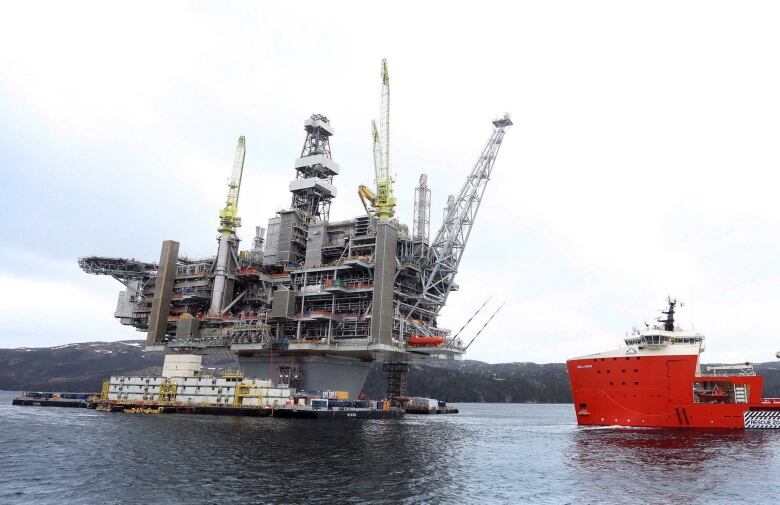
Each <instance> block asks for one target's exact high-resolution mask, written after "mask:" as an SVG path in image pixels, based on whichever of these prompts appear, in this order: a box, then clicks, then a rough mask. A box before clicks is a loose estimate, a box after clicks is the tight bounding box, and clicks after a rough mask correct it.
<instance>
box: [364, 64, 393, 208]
mask: <svg viewBox="0 0 780 505" xmlns="http://www.w3.org/2000/svg"><path fill="white" fill-rule="evenodd" d="M371 140H372V145H373V150H374V182H375V183H376V195H375V196H374V198H373V199H372V200H371V206H372V207H373V208H374V210H375V213H376V216H377V217H378V218H379V219H390V218H391V217H393V216H394V215H395V204H396V200H395V197H394V196H393V179H392V177H390V74H389V72H388V71H387V60H386V59H383V60H382V102H381V105H380V109H379V126H377V124H376V121H372V122H371ZM358 194H361V193H358ZM361 198H363V195H361ZM364 205H365V201H364Z"/></svg>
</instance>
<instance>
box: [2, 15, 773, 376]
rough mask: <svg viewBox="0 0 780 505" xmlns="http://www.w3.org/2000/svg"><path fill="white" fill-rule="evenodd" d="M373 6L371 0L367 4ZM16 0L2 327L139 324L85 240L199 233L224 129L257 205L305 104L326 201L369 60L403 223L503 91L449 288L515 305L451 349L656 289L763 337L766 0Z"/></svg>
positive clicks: (605, 328)
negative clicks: (383, 103)
mask: <svg viewBox="0 0 780 505" xmlns="http://www.w3.org/2000/svg"><path fill="white" fill-rule="evenodd" d="M377 5H378V4H377ZM383 6H384V7H383V11H381V12H380V11H379V10H377V7H375V6H373V5H371V4H369V3H366V2H344V3H342V2H339V3H335V2H334V3H330V4H327V5H323V4H322V3H306V2H291V3H289V6H281V4H280V3H278V2H277V3H268V4H263V5H262V6H257V5H255V4H254V3H237V2H231V3H230V4H227V5H221V6H212V5H210V4H205V3H204V4H194V3H181V4H177V3H168V2H166V3H164V4H163V3H148V4H144V3H134V4H133V5H132V9H131V8H129V7H121V6H118V5H107V4H106V3H103V2H97V3H91V4H90V3H80V4H73V3H68V4H63V3H57V2H54V3H50V4H40V3H35V4H25V3H21V2H17V3H15V4H10V3H6V4H3V6H2V7H0V192H1V194H2V198H0V224H1V225H2V230H3V233H2V235H0V287H2V289H0V343H2V345H3V346H11V347H13V346H40V345H56V344H59V343H65V342H72V341H83V340H98V339H119V338H138V337H141V336H142V335H141V334H138V333H136V332H133V331H131V330H128V329H127V328H125V327H122V326H120V325H119V324H118V323H117V322H116V321H115V320H114V319H113V317H112V313H113V310H114V306H115V303H116V293H117V291H118V289H119V284H118V283H116V282H114V281H112V280H111V279H108V278H102V277H92V276H87V275H85V274H82V273H81V272H80V271H79V270H78V267H77V265H76V258H77V257H78V256H82V255H91V254H96V255H112V256H129V257H137V258H141V259H148V260H155V259H156V258H157V257H158V254H159V244H160V242H161V241H162V240H163V239H167V238H173V239H176V240H179V241H180V242H181V249H182V251H184V252H187V253H188V254H191V255H205V254H213V253H214V251H215V250H216V242H215V240H214V238H215V232H216V225H217V214H218V210H219V208H220V206H221V204H222V202H223V199H224V195H225V190H226V188H225V181H226V178H227V177H228V175H229V173H230V168H231V161H232V156H233V148H234V145H235V141H236V138H237V137H238V136H239V135H245V136H246V139H247V156H246V167H245V178H244V183H243V186H242V191H241V201H240V202H239V210H240V215H241V217H242V218H243V223H244V227H243V229H242V230H241V236H242V237H243V239H244V240H245V242H244V243H245V244H246V243H248V242H249V240H250V239H251V236H252V232H253V227H254V226H255V225H258V224H259V225H265V223H266V221H267V219H268V217H270V216H271V215H272V214H273V213H274V211H275V210H277V209H279V208H281V207H283V206H286V205H288V204H289V195H288V193H287V192H286V188H287V183H288V181H289V179H290V178H291V177H292V162H293V160H294V159H295V158H296V156H297V155H298V153H299V151H300V147H301V143H302V141H303V130H302V122H303V120H304V119H305V118H306V117H308V115H310V114H311V113H315V112H317V113H323V114H326V115H327V116H328V117H329V118H330V119H331V121H332V124H333V125H334V127H335V130H336V135H335V137H334V139H333V155H334V158H335V159H336V161H338V162H339V163H340V164H341V167H342V175H340V176H338V178H337V180H336V185H337V187H338V189H339V196H338V198H337V199H336V201H335V202H334V206H333V209H332V216H333V217H334V218H341V217H348V216H353V215H357V214H359V213H360V212H361V207H360V203H359V200H358V198H357V196H356V195H355V188H356V187H357V185H358V184H361V183H371V182H372V180H373V177H372V173H371V170H372V169H371V167H372V163H371V148H370V135H369V132H370V120H371V119H372V118H374V117H376V116H377V114H378V106H379V79H378V73H379V62H380V59H381V58H383V57H386V58H388V60H389V67H390V74H391V80H392V105H391V117H392V139H391V143H392V171H393V172H394V173H396V175H397V179H398V184H397V197H398V199H399V214H400V218H401V219H402V220H404V221H407V222H409V221H410V218H411V198H412V192H413V186H414V184H415V182H416V180H417V177H418V175H419V173H420V172H423V171H424V172H427V173H428V174H429V181H430V185H431V187H432V190H433V212H432V215H433V225H434V227H436V226H438V224H439V222H440V216H441V208H442V206H443V205H444V202H445V201H446V196H447V194H449V193H453V192H455V191H456V190H457V189H458V187H459V186H460V184H461V183H462V179H463V177H464V176H465V174H466V172H467V171H468V169H469V168H470V167H471V165H472V163H473V162H474V160H475V158H476V156H477V155H478V153H479V150H480V149H481V147H482V145H483V143H484V142H485V140H486V139H487V137H488V135H489V133H490V130H491V126H490V120H491V119H492V118H493V117H495V116H496V115H498V114H501V113H503V112H505V111H509V112H511V113H512V114H513V119H514V122H515V126H513V127H512V128H511V129H510V130H509V131H508V133H507V136H506V139H505V144H504V147H503V148H502V151H501V154H500V156H499V160H498V162H497V164H496V171H495V177H494V180H493V181H492V182H491V184H490V186H489V187H488V190H487V198H486V200H485V203H484V204H483V207H482V209H481V213H480V215H479V221H478V223H477V227H476V230H475V232H474V233H473V235H472V239H471V243H470V244H469V248H468V250H467V251H466V254H465V258H464V260H463V263H462V268H461V273H460V274H459V278H458V283H459V284H460V286H461V291H460V292H458V293H454V294H453V295H452V296H451V297H450V300H451V303H450V305H449V306H448V307H447V309H446V310H445V312H444V316H443V322H444V323H445V325H446V326H448V327H450V328H453V329H457V328H459V327H460V325H461V324H462V323H463V321H464V320H465V319H466V318H467V317H468V315H470V313H471V312H472V311H473V310H474V309H476V307H478V306H479V305H480V304H481V303H482V301H484V299H485V298H486V297H487V296H488V295H489V294H492V295H493V298H494V303H498V302H499V301H502V300H506V301H507V306H506V307H505V308H504V310H503V312H502V313H501V314H500V315H499V316H498V317H497V318H496V319H495V320H494V321H493V323H492V324H491V326H490V327H489V329H488V330H486V331H485V333H484V334H483V335H482V337H480V341H479V342H478V343H477V344H475V345H474V346H473V347H472V348H471V350H470V351H469V357H471V358H475V359H483V360H486V361H493V362H496V361H562V360H564V359H566V358H567V357H570V356H573V355H577V354H583V353H589V352H596V351H600V350H603V349H606V348H611V347H614V346H616V345H617V344H618V343H619V340H620V339H621V338H622V337H623V333H624V332H625V331H627V330H630V329H631V327H632V326H640V325H641V324H642V322H643V321H649V320H650V319H651V318H652V317H654V315H655V314H656V312H655V311H656V310H657V309H659V308H661V306H662V304H663V300H664V298H665V296H666V295H667V294H673V295H676V296H677V297H679V298H681V299H682V300H684V301H685V302H686V306H685V308H684V309H683V310H682V311H681V314H680V315H681V321H682V322H683V324H684V325H686V326H688V327H690V326H691V325H695V328H696V329H697V330H699V331H702V332H703V333H705V334H706V335H707V337H708V341H707V344H708V351H707V353H706V355H705V356H706V357H707V359H708V360H710V361H717V360H746V359H749V360H756V361H758V360H764V361H765V360H770V359H772V356H773V355H774V352H775V351H776V350H778V349H780V339H778V334H780V320H778V318H777V317H776V314H777V308H778V307H780V282H778V281H779V280H780V262H778V260H777V258H778V256H780V254H778V253H780V238H778V230H780V202H778V200H777V197H776V193H777V186H778V177H777V175H776V173H777V168H778V166H780V163H779V162H780V153H779V151H778V148H777V146H778V138H780V121H778V118H780V98H778V96H779V94H778V89H780V70H779V68H780V67H778V65H777V52H778V47H780V32H778V30H777V25H778V21H780V16H778V14H780V11H779V10H778V9H779V8H778V5H777V4H776V2H751V3H750V4H745V3H742V4H736V3H733V2H712V1H708V2H663V1H662V2H652V3H636V2H617V1H616V2H506V3H501V2H469V3H465V4H457V3H453V2H440V3H423V2H409V3H406V2H393V3H387V2H385V3H384V4H383Z"/></svg>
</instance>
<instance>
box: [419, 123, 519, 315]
mask: <svg viewBox="0 0 780 505" xmlns="http://www.w3.org/2000/svg"><path fill="white" fill-rule="evenodd" d="M511 125H512V121H511V120H510V119H509V114H506V115H505V116H504V117H503V118H500V119H496V120H495V121H493V133H492V134H491V135H490V138H489V139H488V142H487V144H486V145H485V147H484V149H483V150H482V153H481V154H480V156H479V159H478V160H477V163H476V164H475V165H474V168H473V169H472V170H471V172H470V173H469V175H468V177H466V182H465V183H464V184H463V187H462V188H461V189H460V193H458V196H457V197H455V198H453V199H452V201H451V202H448V205H447V209H446V211H445V215H444V222H443V223H442V225H441V228H439V231H438V232H437V233H436V237H435V238H434V240H433V242H432V243H431V247H430V249H429V250H428V268H427V269H426V272H425V274H424V275H425V277H424V279H425V284H424V292H423V298H424V299H425V300H426V301H427V302H428V303H431V304H433V305H434V306H435V307H436V312H438V311H439V310H441V308H442V307H443V306H444V303H445V302H446V301H447V296H448V295H449V292H450V289H451V288H452V285H453V282H454V279H455V275H456V274H457V273H458V265H459V264H460V260H461V258H462V257H463V251H464V249H465V247H466V243H467V242H468V239H469V235H470V234H471V230H472V228H473V226H474V220H475V219H476V217H477V211H478V210H479V205H480V203H481V202H482V196H483V195H484V194H485V188H487V183H488V181H489V180H490V175H491V173H492V171H493V165H494V164H495V162H496V156H497V155H498V150H499V148H500V147H501V142H502V140H503V138H504V133H505V129H506V128H507V127H508V126H511Z"/></svg>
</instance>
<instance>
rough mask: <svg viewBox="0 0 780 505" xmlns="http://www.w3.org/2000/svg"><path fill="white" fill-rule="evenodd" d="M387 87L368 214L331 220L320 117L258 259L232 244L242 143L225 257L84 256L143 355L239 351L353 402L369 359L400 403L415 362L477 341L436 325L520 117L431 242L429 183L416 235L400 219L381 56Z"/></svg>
mask: <svg viewBox="0 0 780 505" xmlns="http://www.w3.org/2000/svg"><path fill="white" fill-rule="evenodd" d="M381 79H382V98H381V108H380V117H379V124H378V125H377V123H376V122H372V127H373V130H372V137H373V154H374V168H375V186H376V187H375V189H374V190H372V189H369V188H368V187H366V186H360V187H359V188H358V195H359V198H360V199H361V200H362V202H363V205H364V207H365V210H366V213H365V215H362V216H359V217H356V218H354V219H350V220H347V221H335V222H334V221H330V207H331V204H332V202H333V199H334V198H335V197H336V187H335V186H334V178H335V177H336V176H337V175H338V174H339V165H338V163H336V162H335V161H334V160H333V158H332V156H331V137H333V135H334V128H333V126H332V125H331V122H330V120H329V119H328V118H327V117H325V116H323V115H320V114H315V115H312V116H311V117H310V118H309V119H307V120H306V121H305V122H304V129H305V131H306V137H305V140H304V142H303V148H302V149H301V153H300V157H298V158H297V159H296V160H295V162H294V170H295V178H294V180H292V181H291V182H290V185H289V190H290V193H291V200H290V207H289V208H288V209H286V210H283V211H280V212H278V213H277V215H276V216H274V217H272V218H271V219H269V220H268V224H267V227H266V228H263V227H260V226H257V227H256V234H255V237H254V240H253V241H252V244H251V248H249V249H248V250H240V248H239V242H240V240H239V237H238V236H237V235H236V231H237V229H238V228H239V226H240V224H241V220H240V218H239V217H238V199H239V191H240V189H241V177H242V173H243V169H244V157H245V152H246V145H245V139H244V137H240V138H239V139H238V145H237V146H236V153H235V159H234V163H233V172H232V176H231V178H230V180H229V184H228V194H227V200H226V203H225V207H224V209H222V211H221V212H220V213H219V227H218V235H217V244H218V245H217V253H216V255H215V256H212V257H209V258H205V259H191V258H187V257H184V256H180V255H179V244H178V242H175V241H173V240H166V241H165V242H163V245H162V251H161V253H160V260H159V262H158V263H153V262H142V261H137V260H134V259H123V258H106V257H96V256H91V257H84V258H80V259H79V265H80V267H81V268H82V269H83V270H84V271H85V272H87V273H90V274H98V275H110V276H112V277H113V278H114V279H116V280H118V281H119V282H121V283H122V284H123V285H124V289H123V290H122V291H121V292H120V293H119V300H118V303H117V308H116V312H115V314H114V315H115V317H116V318H117V319H119V321H120V322H121V323H122V324H124V325H129V326H133V327H135V328H136V329H137V330H139V331H145V332H147V339H146V350H147V351H158V352H162V353H165V355H166V364H165V367H168V368H176V367H178V368H179V370H178V373H179V375H189V376H197V374H198V373H199V369H200V364H201V359H202V356H203V355H204V354H207V353H213V352H224V351H225V350H229V351H230V352H232V353H234V354H235V355H236V359H237V362H238V365H239V366H240V368H241V369H242V371H243V372H244V374H245V375H246V376H247V377H263V378H270V379H272V380H273V381H275V382H277V383H278V384H281V385H284V386H287V387H290V388H296V389H299V390H315V389H316V390H340V391H348V392H349V396H350V398H357V397H358V395H359V394H360V392H361V390H362V387H363V383H364V382H365V379H366V376H367V374H368V371H369V368H370V367H371V365H372V363H373V362H382V363H383V368H384V370H385V371H386V372H387V374H388V398H389V399H390V400H391V401H397V399H398V398H399V397H403V396H405V388H406V386H405V384H406V374H407V372H408V371H409V369H410V368H411V362H413V361H414V360H418V359H425V358H437V359H459V358H461V357H462V355H463V353H464V352H465V348H466V347H467V346H464V344H463V342H462V341H461V340H460V339H459V338H456V337H453V336H451V335H450V332H449V330H446V329H443V328H441V327H439V325H438V323H437V317H438V315H439V312H440V311H441V309H442V308H443V307H444V305H445V303H446V302H447V297H448V295H449V293H450V292H451V291H455V290H457V289H458V286H457V284H455V276H456V274H457V272H458V265H459V264H460V260H461V258H462V256H463V252H464V250H465V248H466V244H467V242H468V239H469V235H470V233H471V230H472V228H473V226H474V223H475V218H476V216H477V212H478V210H479V207H480V204H481V203H482V199H483V196H484V193H485V188H486V187H487V184H488V181H489V180H490V176H491V172H492V170H493V166H494V163H495V161H496V156H497V154H498V151H499V148H500V147H501V143H502V140H503V138H504V133H505V129H506V128H507V127H509V126H510V125H511V124H512V122H511V120H510V119H509V116H508V115H505V116H504V117H502V118H500V119H497V120H495V121H493V123H492V124H493V130H492V133H491V134H490V138H489V139H488V141H487V144H486V145H485V147H484V149H483V150H482V152H481V153H480V155H479V159H478V160H477V162H476V164H475V165H474V167H473V168H472V169H471V171H470V172H469V173H468V174H467V175H466V179H465V182H464V184H463V186H462V187H461V189H460V192H459V193H458V194H457V195H451V196H449V198H448V201H447V206H446V208H445V209H444V218H443V222H442V225H441V227H440V228H439V230H438V231H437V232H436V234H435V235H434V236H433V238H431V236H430V207H431V192H430V189H429V188H428V185H427V176H426V175H424V174H423V175H421V176H420V179H419V186H418V187H417V188H416V189H415V194H414V218H413V222H412V228H411V231H410V230H409V228H408V227H407V226H406V225H404V224H402V223H400V222H399V221H398V220H397V219H396V218H394V214H395V206H396V199H395V197H394V195H393V179H392V178H391V176H390V78H389V74H388V71H387V63H386V61H385V60H383V61H382V71H381ZM182 355H184V356H187V358H186V359H181V358H182V357H183V356H182ZM175 356H178V358H179V359H173V358H174V357H175ZM169 357H170V358H171V359H170V360H169V359H168V358H169ZM169 361H170V363H169ZM183 368H187V370H183ZM164 374H165V372H164Z"/></svg>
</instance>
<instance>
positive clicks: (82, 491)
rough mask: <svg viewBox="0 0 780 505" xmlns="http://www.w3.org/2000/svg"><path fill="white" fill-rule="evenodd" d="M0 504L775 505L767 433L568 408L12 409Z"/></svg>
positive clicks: (0, 416) (3, 429)
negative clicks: (360, 413)
mask: <svg viewBox="0 0 780 505" xmlns="http://www.w3.org/2000/svg"><path fill="white" fill-rule="evenodd" d="M13 396H14V394H13V393H7V392H0V450H1V451H2V453H1V455H0V503H3V504H16V503H35V504H47V503H57V504H60V503H66V504H68V503H79V504H82V503H83V504H93V503H100V504H111V503H133V504H134V503H138V504H146V503H155V504H178V503H214V504H217V503H219V504H225V503H242V504H243V503H311V502H329V503H367V502H372V503H596V502H600V503H629V502H631V503H637V502H643V503H669V502H679V503H724V502H736V501H742V500H745V501H754V502H761V503H767V502H774V501H775V500H777V497H778V496H780V484H779V483H778V479H780V431H776V432H775V431H738V432H727V431H674V430H648V429H632V430H625V429H613V428H602V429H583V428H577V427H576V426H575V424H574V415H573V412H572V407H571V406H570V405H504V404H500V405H485V404H464V405H458V407H460V408H461V414H459V415H454V416H407V417H406V418H405V419H403V420H389V421H359V420H346V421H307V420H288V419H250V418H229V417H210V416H184V415H165V416H152V415H147V416H144V415H126V414H100V413H96V412H94V411H87V410H81V409H56V408H40V407H13V406H11V405H10V401H11V398H12V397H13Z"/></svg>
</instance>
